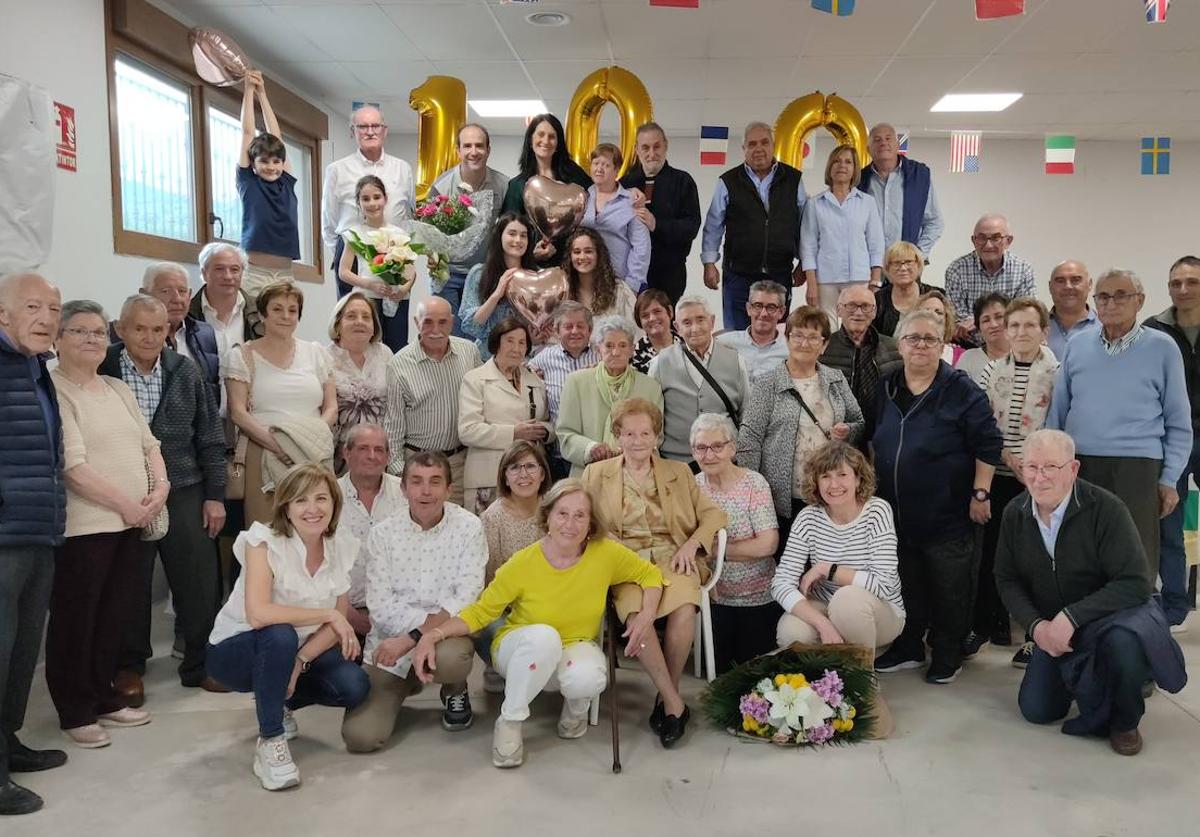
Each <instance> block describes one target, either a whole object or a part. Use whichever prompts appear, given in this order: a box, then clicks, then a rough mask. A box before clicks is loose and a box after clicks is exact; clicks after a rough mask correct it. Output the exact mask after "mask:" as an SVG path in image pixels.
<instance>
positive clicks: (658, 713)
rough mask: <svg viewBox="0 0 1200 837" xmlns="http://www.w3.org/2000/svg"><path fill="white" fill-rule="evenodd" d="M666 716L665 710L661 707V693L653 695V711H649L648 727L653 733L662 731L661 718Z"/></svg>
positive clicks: (656, 733)
mask: <svg viewBox="0 0 1200 837" xmlns="http://www.w3.org/2000/svg"><path fill="white" fill-rule="evenodd" d="M666 717H667V710H666V709H665V708H663V702H662V695H655V696H654V711H653V712H651V713H650V729H652V730H653V731H654V734H655V735H658V734H659V733H661V732H662V725H663V719H664V718H666Z"/></svg>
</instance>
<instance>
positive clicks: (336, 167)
mask: <svg viewBox="0 0 1200 837" xmlns="http://www.w3.org/2000/svg"><path fill="white" fill-rule="evenodd" d="M387 132H388V127H387V123H386V122H385V121H384V119H383V113H382V112H381V111H380V110H379V108H377V107H375V106H373V105H364V106H363V107H360V108H359V109H358V110H356V111H354V115H353V116H352V117H351V118H350V134H351V136H352V137H353V139H354V143H355V145H356V146H357V148H356V150H355V151H354V153H353V154H347V155H346V156H345V157H342V158H341V159H340V160H334V161H333V162H332V163H330V164H329V166H328V167H327V168H326V169H325V186H324V188H323V189H322V190H321V238H322V239H324V241H325V244H326V245H328V246H329V247H332V248H333V272H334V277H335V278H336V277H337V268H338V262H340V261H341V258H342V248H343V246H344V244H343V242H342V233H343V232H344V231H345V230H346V229H348V228H349V227H350V225H351V224H353V223H354V222H355V221H357V220H358V204H357V203H356V201H355V198H354V187H355V186H356V185H357V184H358V181H359V180H360V179H361V178H363V177H364V176H366V175H368V174H373V175H375V176H376V177H378V178H379V179H380V180H382V181H383V185H384V188H385V189H386V191H387V201H388V203H387V212H386V214H385V217H386V218H387V221H388V223H389V224H395V223H396V222H398V221H401V220H403V219H405V218H408V217H410V216H411V215H412V213H413V210H414V209H415V208H416V191H415V189H416V187H415V186H414V184H413V173H412V167H411V166H410V165H409V164H408V163H407V162H405V161H404V160H401V159H400V158H399V157H393V156H391V155H390V154H387V153H386V152H385V151H384V150H383V145H384V141H385V140H386V139H387ZM337 287H338V297H339V298H340V297H343V296H345V295H346V294H348V293H350V291H351V290H352V289H351V287H350V286H349V285H347V284H346V283H345V282H343V281H342V280H341V279H338V280H337Z"/></svg>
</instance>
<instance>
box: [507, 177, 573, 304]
mask: <svg viewBox="0 0 1200 837" xmlns="http://www.w3.org/2000/svg"><path fill="white" fill-rule="evenodd" d="M576 188H579V187H576ZM567 290H568V287H567V274H566V273H565V272H564V271H563V269H562V268H561V267H547V268H545V269H543V270H518V271H517V272H516V273H514V274H513V277H512V279H511V280H509V283H508V292H507V293H506V294H505V296H507V297H508V301H509V302H511V303H512V307H513V308H515V309H516V311H517V313H518V314H520V315H521V316H522V317H524V318H525V319H527V320H528V321H529V322H531V323H539V322H540V321H544V319H545V317H546V316H547V315H549V314H553V313H554V309H555V308H556V307H557V306H558V303H560V302H562V301H563V300H564V299H566V298H567Z"/></svg>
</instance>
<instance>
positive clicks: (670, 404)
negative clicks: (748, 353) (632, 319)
mask: <svg viewBox="0 0 1200 837" xmlns="http://www.w3.org/2000/svg"><path fill="white" fill-rule="evenodd" d="M715 322H716V317H714V316H713V314H712V312H711V311H710V310H709V308H708V302H707V301H705V299H704V297H701V296H685V297H684V298H683V299H681V300H679V304H678V305H677V306H675V328H676V330H677V331H678V332H679V336H680V337H682V338H683V342H682V343H676V344H675V345H673V346H668V347H667V348H666V349H664V350H663V351H662V352H660V353H659V354H658V356H656V357H655V358H654V360H652V361H651V362H650V370H649V375H650V377H651V378H653V379H654V380H656V381H658V383H659V386H661V387H662V391H663V444H662V455H663V456H665V457H667V458H668V459H676V460H679V461H680V462H691V461H692V443H691V431H692V422H694V421H695V420H696V416H698V415H700V414H701V413H719V414H722V415H727V416H729V418H730V419H732V420H733V423H734V424H741V421H742V409H743V408H744V407H745V406H746V399H747V398H749V397H750V376H749V374H748V373H747V371H746V363H745V361H744V360H742V357H741V355H739V354H738V352H737V349H734V348H731V347H729V346H726V345H723V344H721V343H718V342H717V341H716V340H714V339H713V325H714V324H715Z"/></svg>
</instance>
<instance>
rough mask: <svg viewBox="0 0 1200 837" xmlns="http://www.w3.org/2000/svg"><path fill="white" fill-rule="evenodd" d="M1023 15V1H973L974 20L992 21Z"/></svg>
mask: <svg viewBox="0 0 1200 837" xmlns="http://www.w3.org/2000/svg"><path fill="white" fill-rule="evenodd" d="M1023 14H1025V0H975V19H976V20H994V19H995V18H998V17H1012V16H1014V15H1023Z"/></svg>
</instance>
